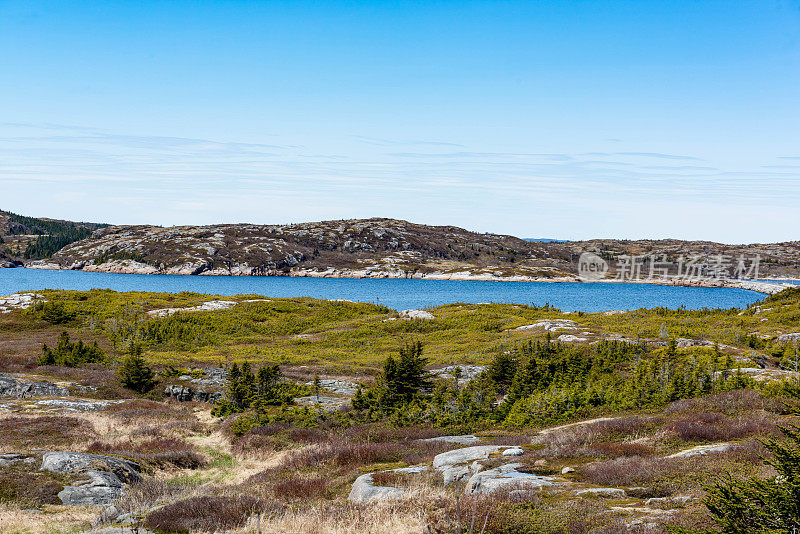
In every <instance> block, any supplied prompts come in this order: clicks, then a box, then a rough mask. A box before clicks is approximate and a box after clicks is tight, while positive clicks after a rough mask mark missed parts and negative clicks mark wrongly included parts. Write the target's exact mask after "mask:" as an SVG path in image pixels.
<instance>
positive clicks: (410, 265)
mask: <svg viewBox="0 0 800 534" xmlns="http://www.w3.org/2000/svg"><path fill="white" fill-rule="evenodd" d="M570 259H571V258H570V252H569V251H568V250H567V249H566V248H564V247H563V246H561V247H553V246H552V245H548V244H544V243H529V242H527V241H524V240H522V239H519V238H516V237H511V236H504V235H494V234H478V233H474V232H469V231H467V230H464V229H462V228H456V227H452V226H425V225H421V224H414V223H410V222H406V221H399V220H393V219H365V220H341V221H326V222H317V223H304V224H290V225H254V224H223V225H214V226H180V227H171V228H163V227H156V226H116V227H110V228H105V229H102V230H98V231H96V232H95V233H94V234H93V235H92V236H91V237H90V238H88V239H86V240H83V241H80V242H77V243H73V244H71V245H69V246H67V247H65V248H63V249H62V250H60V251H59V252H58V253H56V254H55V255H54V256H52V258H51V259H50V260H48V263H49V264H53V265H49V266H52V267H61V268H71V269H83V270H96V271H106V272H141V273H156V272H163V273H171V274H236V275H268V274H293V275H305V276H337V275H339V276H412V275H419V274H430V275H435V274H441V275H446V276H457V275H459V274H465V275H467V274H468V275H480V274H483V275H486V276H513V275H526V276H540V277H553V276H560V275H563V274H564V272H565V270H566V269H568V267H569V263H570ZM42 266H48V265H42Z"/></svg>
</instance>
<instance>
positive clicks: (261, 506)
mask: <svg viewBox="0 0 800 534" xmlns="http://www.w3.org/2000/svg"><path fill="white" fill-rule="evenodd" d="M275 508H276V507H275V505H271V504H269V503H267V502H265V501H262V500H260V499H256V498H254V497H248V496H244V495H237V496H235V497H210V496H203V497H192V498H189V499H186V500H183V501H178V502H176V503H173V504H169V505H167V506H165V507H164V508H161V509H159V510H156V511H155V512H153V513H151V514H150V515H148V516H147V519H146V520H145V527H147V528H148V529H151V530H154V531H156V532H164V533H167V532H169V533H187V534H188V533H190V532H219V531H224V530H231V529H236V528H241V527H243V526H244V525H245V523H246V522H247V519H248V518H249V517H250V516H251V515H253V514H255V513H259V512H264V511H268V510H270V509H275Z"/></svg>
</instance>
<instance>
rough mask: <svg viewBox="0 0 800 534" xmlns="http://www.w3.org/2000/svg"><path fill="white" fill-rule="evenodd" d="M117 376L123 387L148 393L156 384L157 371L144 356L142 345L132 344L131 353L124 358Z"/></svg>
mask: <svg viewBox="0 0 800 534" xmlns="http://www.w3.org/2000/svg"><path fill="white" fill-rule="evenodd" d="M117 376H118V377H119V381H120V383H121V384H122V385H123V387H126V388H128V389H132V390H133V391H137V392H139V393H147V392H148V391H150V390H151V389H153V387H155V385H156V383H155V380H154V378H155V373H154V372H153V370H152V369H151V368H150V367H149V366H148V365H147V362H145V360H144V358H143V357H142V347H141V345H133V346H131V351H130V354H129V355H128V356H126V357H125V359H124V360H122V365H120V367H119V370H118V371H117Z"/></svg>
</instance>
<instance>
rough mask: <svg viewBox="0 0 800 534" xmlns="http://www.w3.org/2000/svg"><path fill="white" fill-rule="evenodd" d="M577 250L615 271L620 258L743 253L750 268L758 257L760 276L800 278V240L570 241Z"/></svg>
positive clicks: (730, 256)
mask: <svg viewBox="0 0 800 534" xmlns="http://www.w3.org/2000/svg"><path fill="white" fill-rule="evenodd" d="M570 245H571V247H572V248H573V250H575V251H577V250H588V251H592V252H595V253H597V254H598V255H600V256H602V257H603V258H605V259H606V261H608V262H609V264H610V265H611V266H612V270H613V267H614V265H615V264H616V262H617V261H618V260H619V257H620V256H622V255H628V256H637V255H644V256H656V257H658V258H662V257H666V259H667V261H670V262H672V263H675V262H677V261H678V258H679V257H680V256H683V257H684V258H687V259H688V258H690V257H691V256H698V257H702V258H704V259H706V260H709V261H713V257H714V256H717V255H722V256H724V257H727V258H728V260H729V261H732V262H735V261H736V259H737V258H739V257H740V256H744V257H745V258H746V260H747V261H746V263H747V266H748V267H749V266H750V264H751V262H752V258H753V257H755V256H758V257H759V258H760V261H759V277H761V278H798V277H800V241H787V242H783V243H753V244H748V245H727V244H724V243H715V242H713V241H682V240H678V239H661V240H646V239H643V240H636V241H628V240H619V239H593V240H590V241H581V242H573V243H570Z"/></svg>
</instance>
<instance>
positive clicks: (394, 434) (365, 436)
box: [341, 423, 445, 442]
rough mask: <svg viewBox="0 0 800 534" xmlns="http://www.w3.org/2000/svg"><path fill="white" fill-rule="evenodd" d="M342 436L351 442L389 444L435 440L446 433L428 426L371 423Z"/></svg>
mask: <svg viewBox="0 0 800 534" xmlns="http://www.w3.org/2000/svg"><path fill="white" fill-rule="evenodd" d="M341 435H342V436H343V437H344V438H345V439H348V440H349V441H359V442H362V441H363V442H387V441H411V440H417V439H425V438H435V437H438V436H443V435H445V432H443V431H442V430H440V429H437V428H433V427H431V426H428V425H414V426H407V427H393V426H389V425H387V424H386V423H370V424H365V425H355V426H352V427H350V428H348V429H346V430H345V431H344V432H343V433H341Z"/></svg>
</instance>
